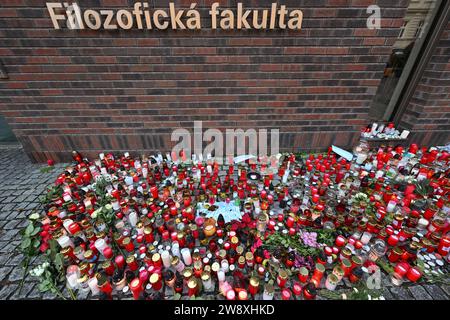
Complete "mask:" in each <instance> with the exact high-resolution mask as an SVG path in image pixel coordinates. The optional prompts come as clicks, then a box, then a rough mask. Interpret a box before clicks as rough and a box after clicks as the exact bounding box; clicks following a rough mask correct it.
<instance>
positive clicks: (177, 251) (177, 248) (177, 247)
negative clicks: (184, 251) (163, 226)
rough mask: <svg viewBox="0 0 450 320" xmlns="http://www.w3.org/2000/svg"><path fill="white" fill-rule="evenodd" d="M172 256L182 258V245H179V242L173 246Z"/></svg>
mask: <svg viewBox="0 0 450 320" xmlns="http://www.w3.org/2000/svg"><path fill="white" fill-rule="evenodd" d="M172 254H173V255H174V256H177V257H178V258H181V255H180V245H179V244H178V242H174V243H173V244H172Z"/></svg>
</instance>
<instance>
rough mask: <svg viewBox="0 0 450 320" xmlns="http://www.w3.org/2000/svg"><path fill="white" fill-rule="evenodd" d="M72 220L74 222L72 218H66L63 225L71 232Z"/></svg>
mask: <svg viewBox="0 0 450 320" xmlns="http://www.w3.org/2000/svg"><path fill="white" fill-rule="evenodd" d="M72 222H73V220H72V219H66V220H64V222H63V226H64V229H66V231H67V232H70V231H69V226H70V225H71V224H72Z"/></svg>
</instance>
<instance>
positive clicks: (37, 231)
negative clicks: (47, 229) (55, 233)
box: [30, 228, 41, 237]
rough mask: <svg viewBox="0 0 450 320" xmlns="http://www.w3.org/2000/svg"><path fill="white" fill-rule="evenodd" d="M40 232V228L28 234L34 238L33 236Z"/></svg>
mask: <svg viewBox="0 0 450 320" xmlns="http://www.w3.org/2000/svg"><path fill="white" fill-rule="evenodd" d="M40 231H41V229H40V228H35V229H34V230H33V232H32V233H31V234H30V236H32V237H34V236H35V235H37V234H38V233H39V232H40Z"/></svg>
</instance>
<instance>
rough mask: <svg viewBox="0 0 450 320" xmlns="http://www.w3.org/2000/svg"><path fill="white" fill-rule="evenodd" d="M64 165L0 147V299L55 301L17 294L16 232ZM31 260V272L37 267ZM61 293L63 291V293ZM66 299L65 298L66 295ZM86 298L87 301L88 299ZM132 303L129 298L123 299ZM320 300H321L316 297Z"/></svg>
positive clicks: (405, 296)
mask: <svg viewBox="0 0 450 320" xmlns="http://www.w3.org/2000/svg"><path fill="white" fill-rule="evenodd" d="M65 166H66V164H56V165H55V167H54V169H53V170H52V171H50V172H41V169H42V168H44V167H46V166H45V165H43V164H33V163H31V161H30V160H29V159H28V157H27V156H26V154H25V152H24V151H23V149H22V147H19V146H6V147H4V146H2V145H0V299H2V300H4V299H56V297H55V296H54V295H53V294H51V293H48V292H47V293H45V294H43V293H41V292H40V291H39V288H38V284H37V281H36V279H33V277H31V276H27V277H26V278H25V282H24V286H23V288H22V291H21V293H20V294H19V292H18V291H19V290H18V287H19V284H20V282H21V280H22V276H23V269H22V268H20V267H19V264H20V262H21V260H22V256H21V254H20V253H19V251H18V250H17V247H18V245H19V244H20V234H19V231H20V230H21V229H22V228H23V227H24V226H25V225H26V223H27V222H26V217H27V216H28V215H30V214H31V213H32V212H33V210H39V209H40V205H39V201H38V198H39V196H40V195H42V193H43V192H44V191H45V190H46V188H47V186H49V185H51V184H52V183H53V182H54V180H55V179H56V177H57V176H58V174H59V173H60V172H61V171H62V169H63V168H64V167H65ZM38 261H39V258H37V259H34V261H33V263H32V266H31V267H30V269H31V268H32V267H33V266H34V265H37V263H38ZM382 286H383V288H382V291H383V294H384V295H383V296H384V298H385V299H394V300H412V299H418V300H429V299H435V300H449V299H450V286H448V285H438V284H424V285H409V286H406V287H403V286H402V287H395V286H392V284H391V283H390V281H389V279H388V277H387V276H386V275H384V274H383V278H382ZM63 292H64V291H63ZM66 296H68V294H66ZM86 298H88V299H89V298H90V295H87V296H86ZM124 298H125V299H131V298H130V297H124ZM319 299H323V298H322V297H319Z"/></svg>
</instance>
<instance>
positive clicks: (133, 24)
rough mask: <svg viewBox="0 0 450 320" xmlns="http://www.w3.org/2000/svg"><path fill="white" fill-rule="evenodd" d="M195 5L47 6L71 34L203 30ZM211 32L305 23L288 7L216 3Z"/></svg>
mask: <svg viewBox="0 0 450 320" xmlns="http://www.w3.org/2000/svg"><path fill="white" fill-rule="evenodd" d="M196 6H197V4H196V3H192V4H191V5H190V6H189V8H185V9H181V8H176V7H175V4H174V3H173V2H170V3H169V7H168V9H167V10H163V9H150V7H149V4H148V3H147V2H136V3H135V4H134V8H133V9H120V10H109V9H108V10H107V9H105V10H103V9H102V10H93V9H82V8H80V6H79V5H78V3H76V2H75V3H71V4H70V3H68V2H64V3H59V2H48V3H47V9H48V12H49V14H50V18H51V19H52V22H53V27H54V28H55V29H62V28H64V27H67V28H68V29H71V30H83V29H91V30H99V29H105V30H116V29H125V30H129V29H132V28H137V29H141V30H155V29H156V30H166V29H174V30H175V29H181V30H186V29H189V30H200V29H201V28H202V19H201V15H200V12H199V11H198V10H197V9H196ZM208 13H209V18H210V19H211V28H212V29H223V30H234V29H237V30H245V29H257V30H274V29H290V30H300V29H301V27H302V21H303V12H302V11H301V10H298V9H295V10H288V9H287V8H286V6H285V5H278V4H277V3H272V5H271V7H270V9H269V8H266V9H246V8H245V7H244V5H243V4H242V3H237V6H236V10H232V9H230V8H226V9H225V8H220V6H219V3H218V2H215V3H213V4H212V5H211V8H210V10H209V11H208Z"/></svg>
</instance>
